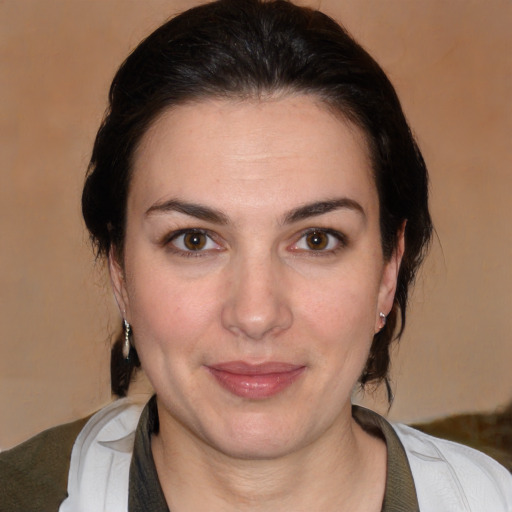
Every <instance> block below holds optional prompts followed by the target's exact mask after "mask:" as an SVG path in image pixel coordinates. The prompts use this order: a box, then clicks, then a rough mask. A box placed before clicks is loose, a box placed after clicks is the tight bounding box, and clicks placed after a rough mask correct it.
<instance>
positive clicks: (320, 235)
mask: <svg viewBox="0 0 512 512" xmlns="http://www.w3.org/2000/svg"><path fill="white" fill-rule="evenodd" d="M306 244H307V246H308V248H309V249H312V250H313V251H321V250H323V249H325V248H326V247H327V245H329V235H328V234H327V233H324V232H322V231H312V232H311V233H309V234H308V235H306Z"/></svg>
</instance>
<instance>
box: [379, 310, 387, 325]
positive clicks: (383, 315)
mask: <svg viewBox="0 0 512 512" xmlns="http://www.w3.org/2000/svg"><path fill="white" fill-rule="evenodd" d="M379 316H380V320H381V322H382V326H381V329H384V327H385V326H386V320H387V317H386V315H385V314H384V313H383V312H382V311H381V312H380V313H379Z"/></svg>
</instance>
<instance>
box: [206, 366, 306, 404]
mask: <svg viewBox="0 0 512 512" xmlns="http://www.w3.org/2000/svg"><path fill="white" fill-rule="evenodd" d="M206 368H207V369H208V371H209V372H210V374H211V375H213V377H215V379H216V380H217V382H218V383H219V384H220V385H221V386H222V387H223V388H224V389H226V390H227V391H229V392H230V393H232V394H234V395H236V396H239V397H242V398H248V399H252V400H262V399H264V398H270V397H272V396H274V395H277V394H278V393H280V392H281V391H283V390H285V389H286V388H288V387H289V386H290V385H291V384H292V383H293V382H295V380H297V378H298V377H299V376H300V375H301V374H302V373H303V372H304V370H305V369H306V367H305V366H300V365H294V364H289V363H280V362H272V363H263V364H258V365H252V364H248V363H245V362H243V361H231V362H227V363H220V364H215V365H212V366H207V367H206Z"/></svg>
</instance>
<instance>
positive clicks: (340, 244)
mask: <svg viewBox="0 0 512 512" xmlns="http://www.w3.org/2000/svg"><path fill="white" fill-rule="evenodd" d="M314 234H320V235H327V236H328V237H331V238H334V239H335V243H336V246H335V247H332V248H330V249H325V248H321V249H316V250H315V249H312V248H309V249H302V248H293V246H297V245H299V243H300V242H301V241H305V240H306V238H307V237H308V236H310V235H314ZM331 243H332V240H330V241H328V242H327V244H328V245H330V244H331ZM347 246H348V239H347V236H346V235H344V234H343V233H341V232H339V231H336V230H335V229H328V228H309V229H307V230H305V231H303V232H302V233H301V235H300V237H299V239H298V240H297V241H296V242H294V243H293V244H292V251H293V252H300V253H304V254H307V255H308V256H314V257H318V256H330V255H332V254H336V253H338V252H339V251H340V250H342V249H344V248H345V247H347Z"/></svg>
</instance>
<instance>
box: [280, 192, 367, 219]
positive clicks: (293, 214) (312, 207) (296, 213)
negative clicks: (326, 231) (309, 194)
mask: <svg viewBox="0 0 512 512" xmlns="http://www.w3.org/2000/svg"><path fill="white" fill-rule="evenodd" d="M345 208H346V209H348V210H352V211H355V212H357V213H359V214H361V215H362V217H363V219H364V220H366V213H365V211H364V208H363V207H362V206H361V205H360V204H359V203H358V202H357V201H354V199H350V198H348V197H341V198H338V199H330V200H328V201H318V202H315V203H310V204H306V205H304V206H299V207H298V208H295V209H294V210H292V211H290V212H288V213H287V214H286V215H285V217H284V222H283V224H292V223H294V222H298V221H300V220H304V219H308V218H310V217H316V216H318V215H323V214H324V213H329V212H332V211H335V210H340V209H345Z"/></svg>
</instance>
